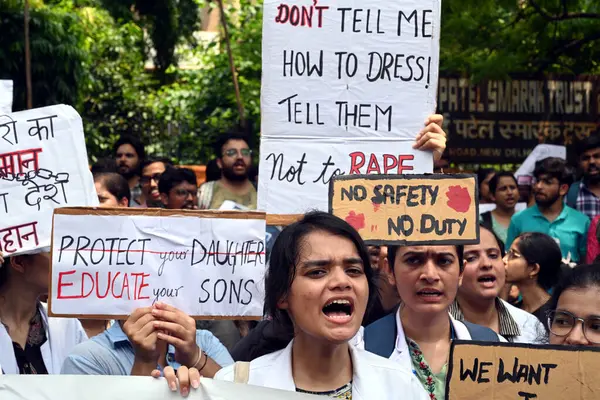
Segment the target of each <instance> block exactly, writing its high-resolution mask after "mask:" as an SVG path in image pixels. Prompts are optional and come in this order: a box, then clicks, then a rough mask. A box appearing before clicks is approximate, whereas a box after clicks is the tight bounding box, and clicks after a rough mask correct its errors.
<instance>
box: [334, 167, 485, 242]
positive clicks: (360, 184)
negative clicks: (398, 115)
mask: <svg viewBox="0 0 600 400" xmlns="http://www.w3.org/2000/svg"><path fill="white" fill-rule="evenodd" d="M477 198H478V196H477V183H476V178H475V176H472V175H386V176H375V175H360V176H351V175H347V176H337V177H335V178H334V179H333V180H332V182H331V184H330V197H329V209H330V212H331V213H333V214H334V215H336V216H338V217H340V218H342V219H345V220H346V221H347V222H348V223H350V224H351V225H352V226H354V228H355V229H356V230H357V231H358V232H359V233H360V235H361V236H362V238H363V239H364V240H365V241H367V242H368V243H370V244H387V245H398V244H468V243H478V242H479V222H478V213H477V205H478V201H477Z"/></svg>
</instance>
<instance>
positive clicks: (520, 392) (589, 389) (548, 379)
mask: <svg viewBox="0 0 600 400" xmlns="http://www.w3.org/2000/svg"><path fill="white" fill-rule="evenodd" d="M598 360H600V349H599V348H597V347H577V348H573V347H571V346H540V345H528V344H518V343H490V342H473V341H460V340H457V341H454V342H453V343H452V348H451V350H450V361H449V364H448V377H447V383H446V385H447V386H446V399H447V400H480V399H488V400H508V399H515V400H517V399H525V400H526V399H540V400H563V399H570V400H596V399H598V398H600V369H598Z"/></svg>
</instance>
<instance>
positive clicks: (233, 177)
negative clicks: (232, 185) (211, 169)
mask: <svg viewBox="0 0 600 400" xmlns="http://www.w3.org/2000/svg"><path fill="white" fill-rule="evenodd" d="M223 177H224V178H225V179H227V180H229V181H232V182H243V181H245V180H246V179H248V169H246V172H245V173H244V174H241V175H239V174H236V173H235V171H234V170H233V167H231V168H223Z"/></svg>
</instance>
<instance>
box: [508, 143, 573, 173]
mask: <svg viewBox="0 0 600 400" xmlns="http://www.w3.org/2000/svg"><path fill="white" fill-rule="evenodd" d="M548 157H558V158H562V159H563V160H566V159H567V148H566V147H565V146H558V145H554V144H538V145H537V146H535V149H533V151H532V152H531V153H530V154H529V156H527V158H526V159H525V161H523V164H521V166H520V167H519V169H518V170H517V172H515V176H523V175H525V176H533V171H534V170H535V164H536V163H537V162H538V161H541V160H543V159H545V158H548Z"/></svg>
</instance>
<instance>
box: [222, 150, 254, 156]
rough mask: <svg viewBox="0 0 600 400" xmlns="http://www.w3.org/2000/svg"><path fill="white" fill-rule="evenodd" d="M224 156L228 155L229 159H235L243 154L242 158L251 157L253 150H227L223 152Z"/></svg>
mask: <svg viewBox="0 0 600 400" xmlns="http://www.w3.org/2000/svg"><path fill="white" fill-rule="evenodd" d="M223 154H224V155H226V156H227V157H235V156H237V155H238V154H241V155H242V157H250V156H251V155H252V150H250V149H242V150H239V151H238V150H237V149H229V150H225V152H223Z"/></svg>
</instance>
